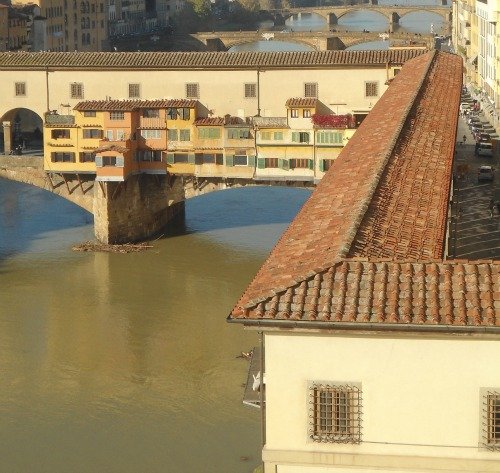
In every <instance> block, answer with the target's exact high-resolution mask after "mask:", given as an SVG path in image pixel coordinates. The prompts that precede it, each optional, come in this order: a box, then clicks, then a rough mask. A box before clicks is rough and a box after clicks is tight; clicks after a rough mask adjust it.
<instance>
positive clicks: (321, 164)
mask: <svg viewBox="0 0 500 473" xmlns="http://www.w3.org/2000/svg"><path fill="white" fill-rule="evenodd" d="M319 170H320V171H321V172H325V160H324V159H320V160H319Z"/></svg>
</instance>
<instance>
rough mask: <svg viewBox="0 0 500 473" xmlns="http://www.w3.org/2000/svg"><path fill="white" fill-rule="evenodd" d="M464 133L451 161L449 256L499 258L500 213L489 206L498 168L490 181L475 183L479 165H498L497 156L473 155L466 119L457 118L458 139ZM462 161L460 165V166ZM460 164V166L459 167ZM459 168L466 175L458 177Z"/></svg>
mask: <svg viewBox="0 0 500 473" xmlns="http://www.w3.org/2000/svg"><path fill="white" fill-rule="evenodd" d="M463 135H465V136H466V138H467V140H466V144H465V145H461V144H460V143H458V144H457V152H456V155H455V163H454V172H455V180H454V189H453V204H452V224H451V229H450V230H451V231H450V240H449V250H448V253H449V255H450V256H451V257H455V258H464V259H471V260H472V259H499V258H500V213H499V212H498V210H497V209H496V207H495V208H494V209H493V211H492V210H491V204H490V202H491V199H492V198H493V188H494V185H495V184H496V181H497V180H498V179H500V171H499V170H498V169H497V172H496V174H497V175H496V176H495V180H494V181H493V182H492V183H491V182H488V183H484V182H483V183H478V180H477V170H478V167H479V166H481V165H490V166H493V167H495V168H498V166H497V164H498V163H497V162H496V158H491V157H486V156H474V138H473V136H472V134H471V133H470V131H469V128H468V126H467V124H466V123H465V121H464V120H463V119H462V118H460V119H459V126H458V133H457V139H458V140H460V141H461V140H462V137H463ZM460 165H461V166H460ZM461 168H462V169H461ZM459 170H465V175H464V176H463V177H459V174H460V173H459Z"/></svg>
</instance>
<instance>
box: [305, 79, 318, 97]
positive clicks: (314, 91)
mask: <svg viewBox="0 0 500 473" xmlns="http://www.w3.org/2000/svg"><path fill="white" fill-rule="evenodd" d="M304 97H311V98H314V99H315V98H317V97H318V84H317V83H316V82H306V83H305V84H304Z"/></svg>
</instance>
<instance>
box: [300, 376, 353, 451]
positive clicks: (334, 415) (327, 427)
mask: <svg viewBox="0 0 500 473" xmlns="http://www.w3.org/2000/svg"><path fill="white" fill-rule="evenodd" d="M309 397H310V402H309V406H310V408H309V409H310V412H309V419H310V421H309V436H310V438H311V439H312V440H313V441H315V442H332V443H360V442H361V389H360V388H359V387H357V386H355V385H352V384H331V385H330V384H316V383H314V384H312V385H311V386H310V388H309Z"/></svg>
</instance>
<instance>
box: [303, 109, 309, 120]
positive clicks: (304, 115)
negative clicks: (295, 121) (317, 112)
mask: <svg viewBox="0 0 500 473" xmlns="http://www.w3.org/2000/svg"><path fill="white" fill-rule="evenodd" d="M302 116H303V117H304V118H311V109H310V108H305V109H304V110H302Z"/></svg>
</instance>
